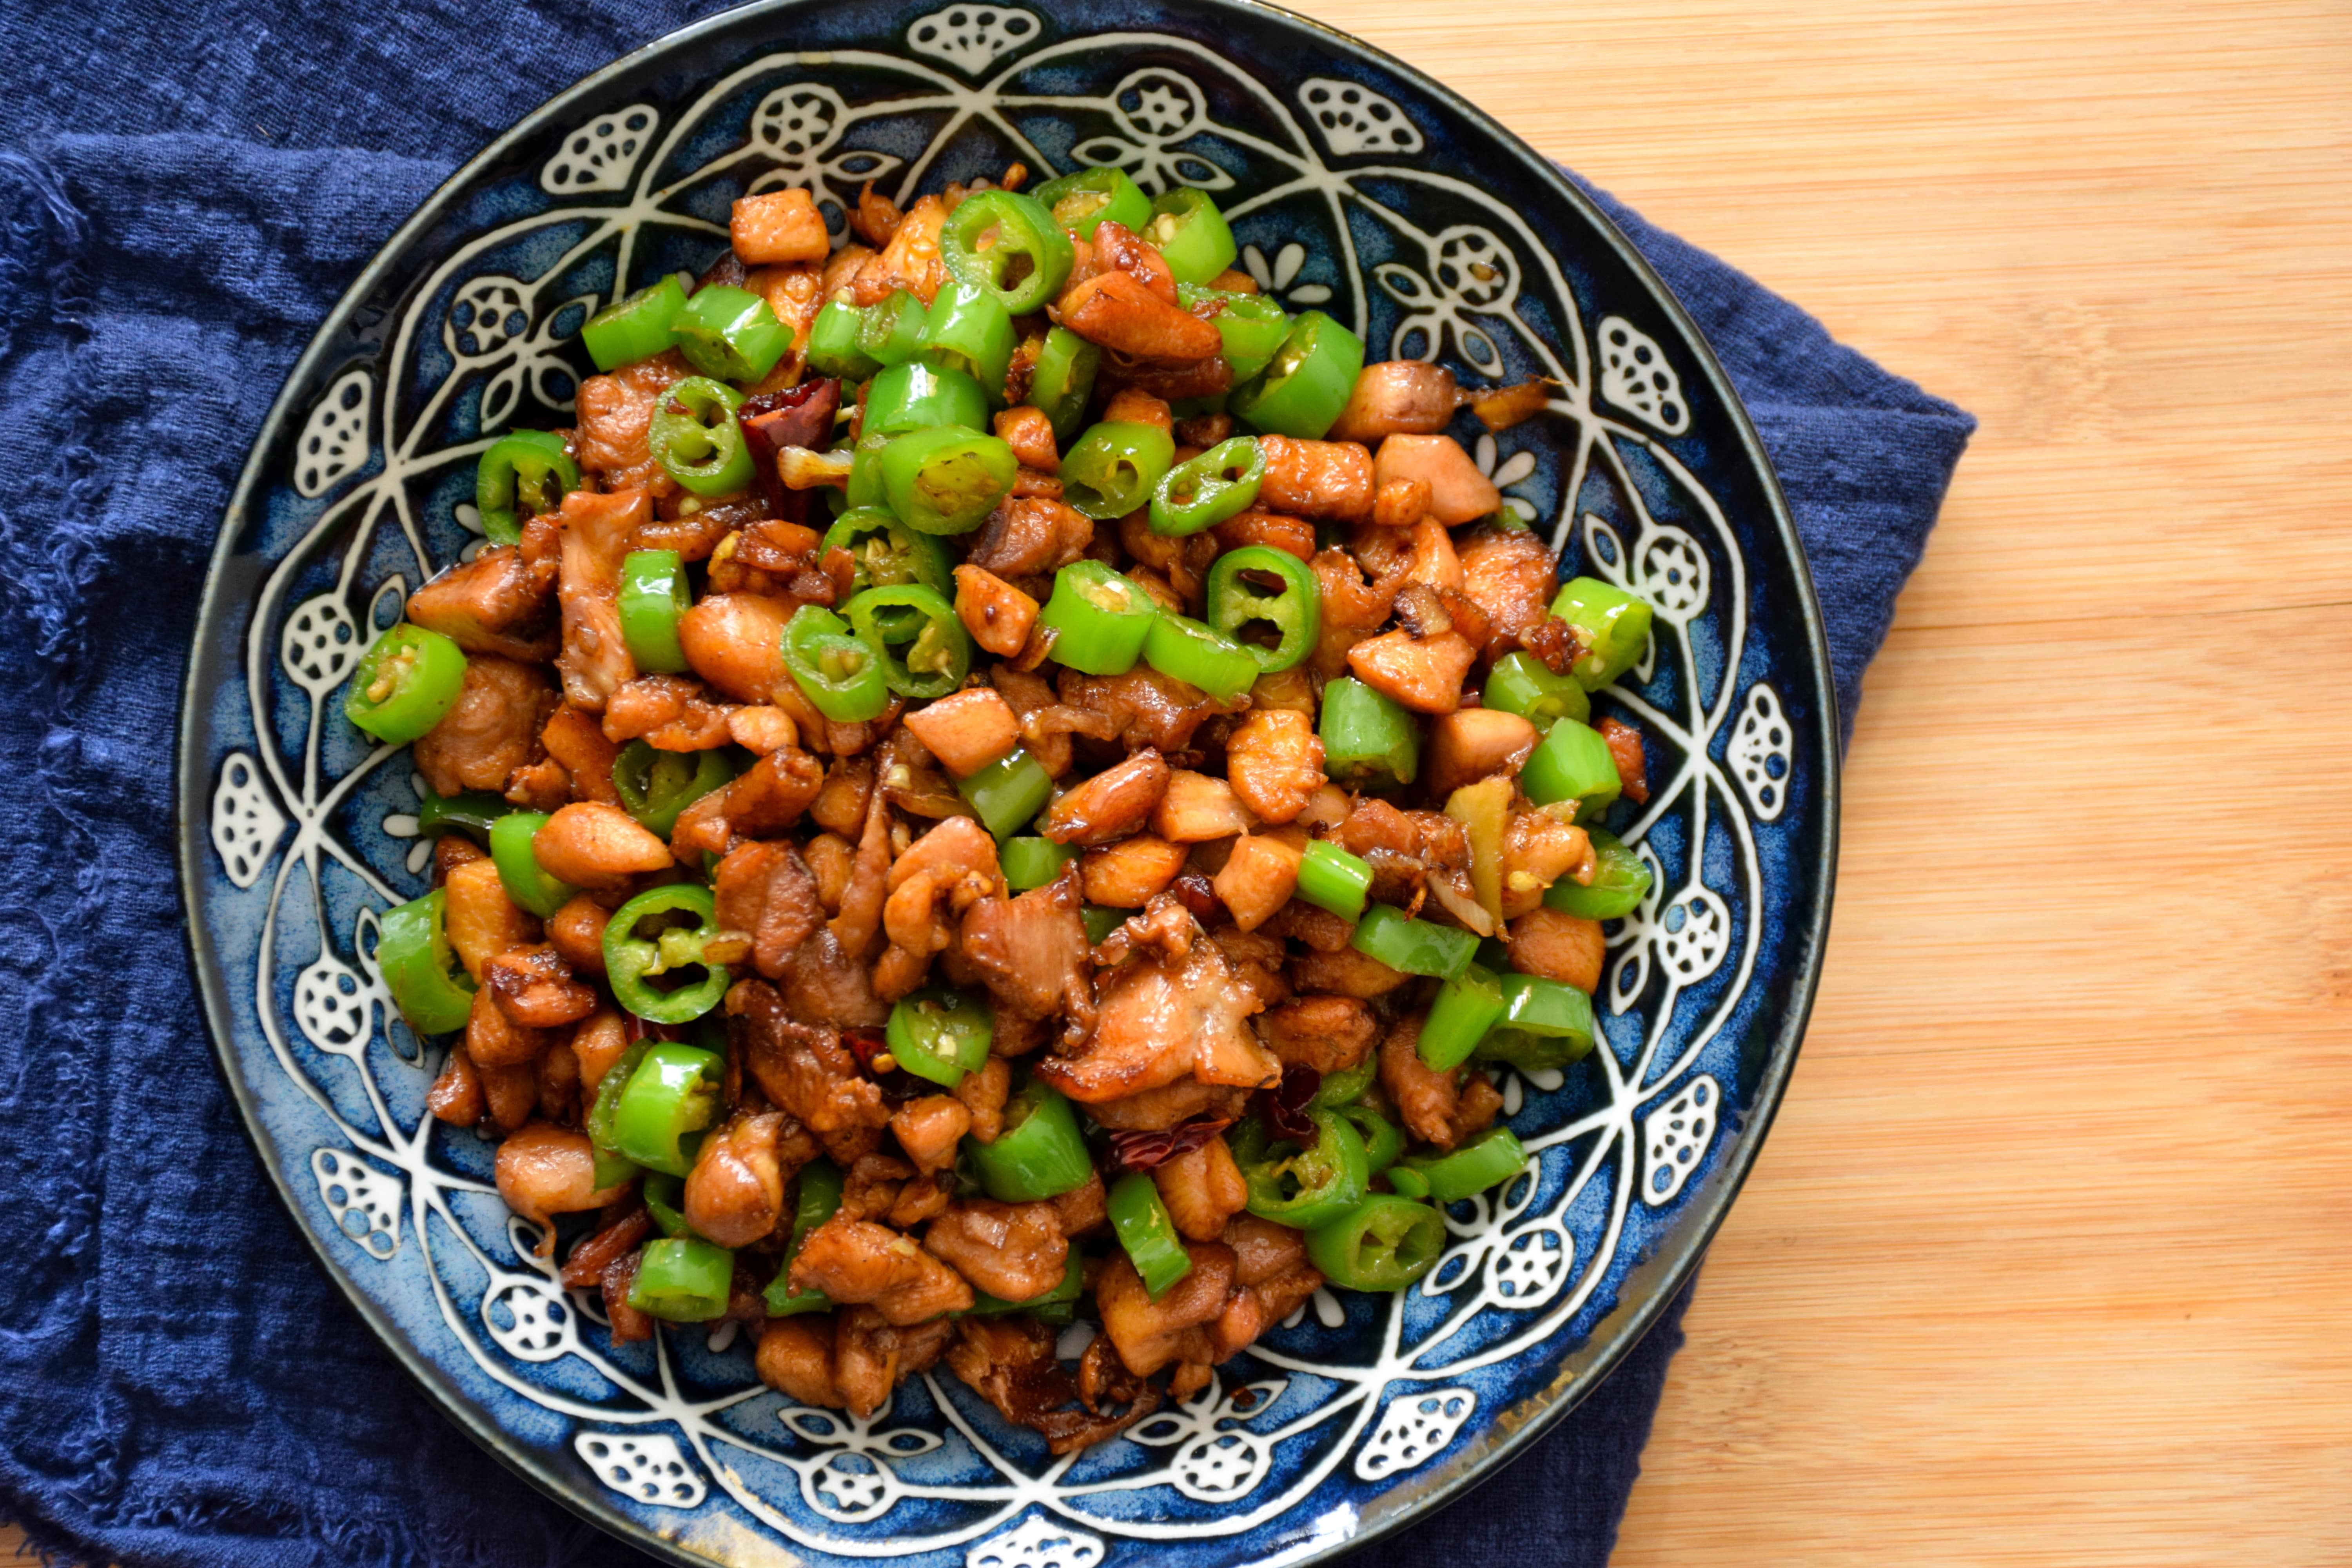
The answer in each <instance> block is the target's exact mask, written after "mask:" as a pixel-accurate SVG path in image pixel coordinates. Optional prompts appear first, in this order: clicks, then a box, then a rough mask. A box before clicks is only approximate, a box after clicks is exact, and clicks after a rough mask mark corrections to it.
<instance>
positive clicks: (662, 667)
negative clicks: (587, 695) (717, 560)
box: [614, 550, 694, 675]
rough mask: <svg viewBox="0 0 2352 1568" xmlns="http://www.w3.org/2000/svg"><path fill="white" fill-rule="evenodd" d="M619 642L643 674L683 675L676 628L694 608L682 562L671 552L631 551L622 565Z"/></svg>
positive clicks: (682, 654) (684, 669)
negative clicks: (625, 644)
mask: <svg viewBox="0 0 2352 1568" xmlns="http://www.w3.org/2000/svg"><path fill="white" fill-rule="evenodd" d="M614 607H615V608H617V609H618V610H619V611H620V614H621V640H622V641H623V642H625V643H627V644H628V645H629V658H632V659H633V660H635V663H636V667H637V668H638V670H639V671H640V672H641V673H660V674H668V675H683V674H685V673H686V672H687V669H688V665H687V662H686V650H685V649H684V648H682V647H679V646H678V640H677V624H678V622H679V620H680V619H681V618H683V617H684V616H685V615H686V612H687V611H688V610H690V609H692V608H693V607H694V591H693V590H692V589H691V588H689V587H688V585H687V580H686V560H685V558H684V557H683V556H681V555H680V554H679V553H678V552H677V551H675V550H632V551H630V552H629V553H628V554H627V555H625V556H624V557H623V558H622V561H621V591H620V595H619V596H618V600H617V603H616V605H615V606H614Z"/></svg>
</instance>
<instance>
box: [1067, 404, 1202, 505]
mask: <svg viewBox="0 0 2352 1568" xmlns="http://www.w3.org/2000/svg"><path fill="white" fill-rule="evenodd" d="M1175 460H1176V438H1175V437H1173V436H1171V435H1170V434H1169V433H1168V432H1167V431H1165V430H1162V429H1161V428H1160V426H1157V425H1141V424H1135V423H1132V422H1129V421H1127V420H1107V421H1105V422H1104V423H1102V424H1100V425H1097V426H1094V427H1093V428H1092V429H1090V430H1088V431H1087V433H1086V434H1085V435H1083V436H1081V437H1078V438H1077V440H1076V443H1074V444H1073V445H1072V446H1071V447H1070V449H1069V450H1068V451H1067V452H1066V453H1064V454H1063V455H1062V500H1063V501H1064V502H1065V503H1066V504H1067V505H1069V506H1072V507H1075V508H1076V509H1077V510H1079V511H1081V512H1083V513H1085V514H1086V515H1087V516H1088V517H1090V518H1093V519H1094V520H1095V521H1097V522H1100V521H1107V520H1108V519H1111V518H1120V517H1125V516H1126V515H1127V514H1128V513H1129V512H1131V511H1134V510H1137V509H1139V508H1140V507H1144V506H1148V505H1149V504H1150V500H1151V492H1152V490H1153V489H1155V488H1156V487H1157V486H1158V485H1159V483H1160V479H1161V478H1162V477H1163V476H1164V475H1166V473H1167V472H1168V468H1169V466H1170V465H1171V464H1172V463H1173V462H1174V461H1175Z"/></svg>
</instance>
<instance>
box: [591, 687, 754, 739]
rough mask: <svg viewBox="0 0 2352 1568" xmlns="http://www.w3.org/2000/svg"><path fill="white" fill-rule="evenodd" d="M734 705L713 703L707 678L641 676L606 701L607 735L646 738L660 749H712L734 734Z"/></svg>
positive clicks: (613, 737) (606, 736) (605, 723)
mask: <svg viewBox="0 0 2352 1568" xmlns="http://www.w3.org/2000/svg"><path fill="white" fill-rule="evenodd" d="M734 711H735V710H734V707H733V705H732V704H730V703H723V702H713V701H711V700H710V698H709V691H708V690H706V689H704V687H703V684H702V682H700V681H698V680H696V679H692V678H691V677H688V676H683V675H640V676H638V677H637V678H636V679H634V680H631V681H629V682H627V683H626V684H625V685H623V686H622V687H620V688H619V689H616V690H615V691H614V693H613V694H612V695H611V696H610V697H608V698H606V699H605V700H604V738H605V739H606V740H608V741H610V742H613V743H614V745H616V746H617V745H621V744H623V743H625V742H629V741H635V740H643V741H644V742H646V744H647V745H650V746H652V747H653V748H654V749H655V750H656V751H657V752H707V751H709V750H710V749H711V748H712V747H714V746H723V745H725V744H726V743H727V742H729V741H730V739H732V736H731V735H730V732H729V730H728V722H727V721H728V719H729V717H730V715H731V714H732V713H733V712H734Z"/></svg>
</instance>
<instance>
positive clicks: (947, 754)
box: [903, 686, 1021, 778]
mask: <svg viewBox="0 0 2352 1568" xmlns="http://www.w3.org/2000/svg"><path fill="white" fill-rule="evenodd" d="M903 722H904V723H905V724H906V726H907V728H908V729H909V730H911V731H914V734H915V738H916V739H917V740H919V741H920V742H923V744H924V745H925V746H926V747H928V748H929V750H930V753H931V755H933V756H935V757H937V758H939V760H940V763H941V765H943V766H944V767H945V768H946V769H947V770H948V772H950V773H953V774H955V775H956V776H957V777H958V778H963V777H966V776H967V775H969V774H971V773H978V772H979V771H980V770H981V769H982V768H984V767H986V766H988V764H989V763H992V762H995V761H997V760H998V759H999V758H1001V757H1003V756H1006V755H1008V754H1010V753H1011V752H1013V750H1014V749H1015V748H1017V747H1018V746H1019V745H1020V744H1021V721H1019V720H1018V719H1016V718H1014V717H1013V710H1012V709H1011V708H1010V707H1008V706H1006V705H1005V701H1004V699H1003V698H1002V697H1000V696H998V695H997V694H996V693H995V692H994V691H992V690H991V689H989V688H987V687H985V686H975V687H971V688H970V689H967V690H963V691H959V692H956V693H955V694H954V695H952V696H949V697H942V698H940V700H937V701H935V702H927V703H925V704H924V705H923V706H922V707H920V708H917V709H913V710H909V711H908V714H907V717H906V719H905V720H904V721H903Z"/></svg>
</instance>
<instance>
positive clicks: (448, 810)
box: [416, 784, 514, 847]
mask: <svg viewBox="0 0 2352 1568" xmlns="http://www.w3.org/2000/svg"><path fill="white" fill-rule="evenodd" d="M513 809H514V807H512V806H510V805H508V804H507V797H506V796H504V795H492V794H491V793H490V792H489V791H488V790H486V789H469V790H467V791H466V792H465V793H463V794H462V795H435V794H434V793H433V786H432V785H430V784H427V785H425V803H424V804H423V805H420V806H418V807H417V808H416V831H417V833H418V834H419V835H420V836H422V837H426V838H438V837H440V836H441V835H443V834H444V833H463V834H464V835H466V836H467V837H468V838H471V839H472V840H474V842H475V843H477V844H480V845H483V846H486V847H487V846H488V843H489V842H490V826H491V825H492V824H493V823H495V822H497V821H498V819H499V817H501V816H505V815H506V814H507V813H508V812H509V811H512V810H513Z"/></svg>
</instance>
